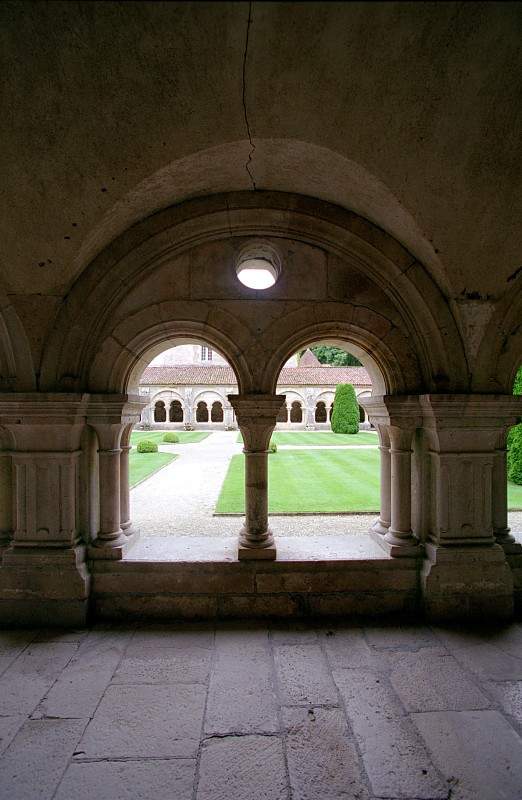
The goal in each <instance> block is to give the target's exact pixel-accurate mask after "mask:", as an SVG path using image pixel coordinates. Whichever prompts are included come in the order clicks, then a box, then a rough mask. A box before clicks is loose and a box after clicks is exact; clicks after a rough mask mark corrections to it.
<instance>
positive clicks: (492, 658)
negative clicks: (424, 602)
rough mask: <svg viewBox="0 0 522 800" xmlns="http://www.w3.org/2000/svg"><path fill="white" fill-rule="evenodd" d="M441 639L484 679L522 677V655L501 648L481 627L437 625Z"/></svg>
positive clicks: (472, 670)
mask: <svg viewBox="0 0 522 800" xmlns="http://www.w3.org/2000/svg"><path fill="white" fill-rule="evenodd" d="M435 630H436V633H437V636H438V638H439V640H440V641H441V642H442V643H443V644H444V646H445V647H446V648H447V649H448V650H449V652H450V653H452V655H454V656H455V658H456V659H457V661H459V662H460V663H461V664H462V665H463V666H464V667H465V668H466V669H469V670H471V672H474V673H475V674H476V675H478V676H479V677H480V678H482V679H483V680H489V679H493V680H498V681H504V680H506V681H507V680H517V679H522V658H519V657H517V656H513V655H511V654H510V653H509V652H506V651H504V650H501V649H500V648H499V647H497V646H495V644H494V643H493V642H490V636H489V635H488V634H485V635H484V634H481V633H480V632H479V631H478V630H476V629H475V630H471V631H469V630H468V631H467V630H451V629H446V628H436V629H435Z"/></svg>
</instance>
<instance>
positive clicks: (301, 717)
mask: <svg viewBox="0 0 522 800" xmlns="http://www.w3.org/2000/svg"><path fill="white" fill-rule="evenodd" d="M283 722H284V727H285V730H286V736H285V741H286V753H287V759H288V770H289V773H290V783H291V786H292V798H293V800H317V799H318V798H320V800H366V798H368V797H369V791H368V787H367V784H366V778H365V776H364V773H363V770H362V769H361V765H360V763H359V756H358V753H357V748H356V745H355V742H354V740H353V738H352V739H350V738H349V736H348V729H347V724H346V719H345V718H344V714H343V712H342V711H341V710H340V709H337V708H312V709H305V708H285V709H284V711H283Z"/></svg>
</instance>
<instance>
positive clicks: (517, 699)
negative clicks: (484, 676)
mask: <svg viewBox="0 0 522 800" xmlns="http://www.w3.org/2000/svg"><path fill="white" fill-rule="evenodd" d="M486 686H487V688H488V691H490V692H491V694H492V695H493V697H494V698H495V699H496V700H497V701H498V702H499V703H500V704H501V706H502V708H503V709H504V711H505V712H506V713H507V714H509V716H510V717H512V718H513V719H514V720H515V721H516V722H518V724H519V725H521V726H522V681H512V682H506V683H488V684H486Z"/></svg>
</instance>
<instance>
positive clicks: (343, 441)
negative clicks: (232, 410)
mask: <svg viewBox="0 0 522 800" xmlns="http://www.w3.org/2000/svg"><path fill="white" fill-rule="evenodd" d="M237 441H238V443H239V444H242V443H243V439H242V437H241V434H239V436H238V438H237ZM270 441H272V442H275V443H276V444H277V445H280V444H289V445H296V446H297V445H312V444H313V445H321V446H322V447H324V446H332V445H337V446H339V445H350V444H352V445H353V444H374V445H375V446H376V447H377V445H378V444H379V437H378V436H377V435H376V434H375V433H366V432H365V431H362V432H361V433H332V432H331V431H275V433H273V434H272V438H271V440H270Z"/></svg>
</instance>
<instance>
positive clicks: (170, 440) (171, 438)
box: [163, 432, 179, 444]
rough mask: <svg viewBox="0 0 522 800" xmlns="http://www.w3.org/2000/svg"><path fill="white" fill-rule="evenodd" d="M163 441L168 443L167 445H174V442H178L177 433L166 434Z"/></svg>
mask: <svg viewBox="0 0 522 800" xmlns="http://www.w3.org/2000/svg"><path fill="white" fill-rule="evenodd" d="M163 441H164V442H168V443H169V444H176V442H179V436H178V435H177V433H172V432H170V433H166V434H165V436H164V437H163Z"/></svg>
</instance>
